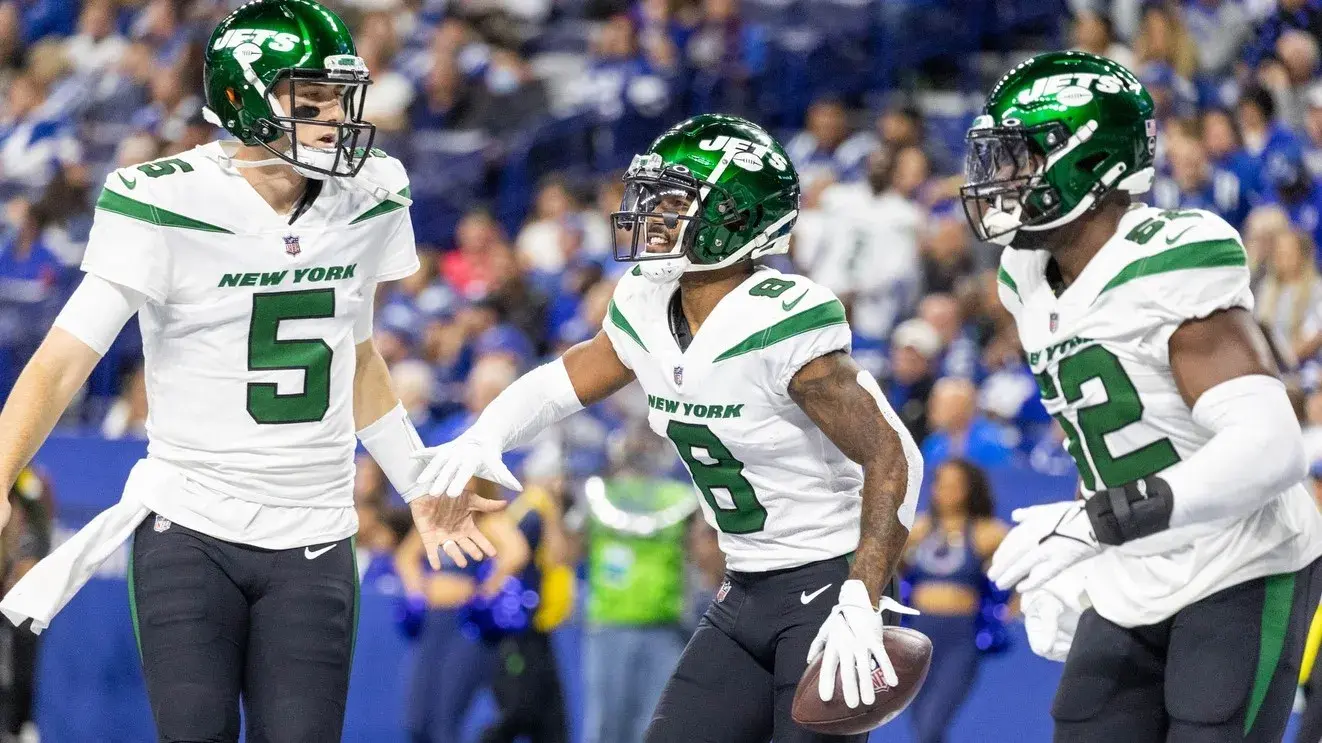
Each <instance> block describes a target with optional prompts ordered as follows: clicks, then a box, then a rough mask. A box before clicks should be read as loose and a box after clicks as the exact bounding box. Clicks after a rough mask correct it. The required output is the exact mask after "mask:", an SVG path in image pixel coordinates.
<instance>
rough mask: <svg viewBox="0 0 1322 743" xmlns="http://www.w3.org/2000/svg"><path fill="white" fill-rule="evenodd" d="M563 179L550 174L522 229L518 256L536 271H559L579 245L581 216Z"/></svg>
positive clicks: (518, 242) (518, 244)
mask: <svg viewBox="0 0 1322 743" xmlns="http://www.w3.org/2000/svg"><path fill="white" fill-rule="evenodd" d="M576 212H577V204H575V203H574V197H573V195H572V194H570V192H569V186H568V185H567V184H566V183H565V181H564V180H563V179H560V178H551V179H549V180H547V181H546V182H544V183H543V184H542V185H541V188H539V189H538V190H537V197H536V200H535V201H534V202H533V215H532V218H531V219H529V220H528V222H527V223H526V224H524V226H523V229H522V230H520V231H519V237H518V239H517V240H516V242H515V244H516V245H517V247H518V251H519V260H520V261H521V262H522V263H523V265H524V266H526V267H528V268H530V269H532V270H534V271H544V272H547V273H559V272H560V271H562V270H563V269H564V267H565V264H566V262H568V261H571V260H572V259H573V258H574V257H575V256H574V254H575V252H576V249H577V248H578V247H579V242H580V241H581V237H579V236H578V235H576V234H574V233H575V231H576V230H580V231H581V229H582V228H581V225H578V224H574V223H575V222H581V220H582V218H581V217H579V216H578V215H577V213H576Z"/></svg>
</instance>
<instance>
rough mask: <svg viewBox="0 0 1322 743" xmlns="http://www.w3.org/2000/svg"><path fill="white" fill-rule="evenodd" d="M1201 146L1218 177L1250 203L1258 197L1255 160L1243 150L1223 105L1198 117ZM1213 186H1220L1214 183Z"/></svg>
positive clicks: (1258, 180)
mask: <svg viewBox="0 0 1322 743" xmlns="http://www.w3.org/2000/svg"><path fill="white" fill-rule="evenodd" d="M1199 129H1200V133H1201V135H1202V144H1203V149H1204V150H1205V151H1206V153H1207V156H1208V159H1209V160H1210V161H1211V163H1212V164H1213V165H1214V166H1215V167H1216V168H1217V170H1218V171H1219V173H1220V175H1219V178H1222V179H1227V180H1229V181H1230V185H1228V186H1227V187H1226V188H1227V189H1233V190H1234V191H1236V192H1238V193H1239V194H1240V198H1242V199H1244V200H1245V201H1247V202H1248V203H1249V204H1250V205H1252V204H1255V203H1257V202H1259V201H1261V200H1262V188H1263V187H1262V177H1261V173H1260V172H1259V166H1258V163H1257V162H1256V161H1255V159H1254V158H1253V157H1252V156H1251V155H1249V153H1248V152H1247V151H1246V150H1245V149H1244V146H1243V143H1242V142H1241V140H1240V135H1239V129H1238V126H1237V124H1236V122H1235V118H1234V117H1232V116H1231V115H1230V112H1229V111H1227V110H1225V109H1223V108H1209V109H1207V110H1206V111H1204V112H1203V114H1202V116H1201V118H1200V119H1199ZM1217 188H1218V189H1220V188H1222V187H1221V186H1220V184H1219V183H1218V185H1217Z"/></svg>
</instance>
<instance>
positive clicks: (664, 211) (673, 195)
mask: <svg viewBox="0 0 1322 743" xmlns="http://www.w3.org/2000/svg"><path fill="white" fill-rule="evenodd" d="M704 188H707V189H709V190H708V194H707V199H704V198H703V196H702V190H703V189H704ZM713 195H715V196H716V197H717V198H720V199H722V200H724V201H728V202H730V205H729V206H727V208H726V209H724V210H721V211H723V212H725V213H730V214H733V213H734V209H733V201H732V200H731V199H730V196H729V194H727V193H726V192H725V191H724V190H723V189H721V188H720V187H718V186H713V185H711V184H705V183H700V182H699V181H698V179H697V178H695V177H694V176H693V174H692V173H690V172H689V171H688V169H687V168H684V167H682V166H680V167H667V166H665V165H664V163H663V161H662V159H661V156H660V155H657V154H650V155H638V156H636V157H634V160H633V164H632V165H630V166H629V170H628V172H627V173H625V175H624V197H623V198H622V199H621V200H620V210H619V211H617V212H614V213H613V214H611V224H612V226H613V227H614V228H615V260H617V261H622V262H630V263H632V262H636V261H647V260H662V259H667V258H674V257H676V256H679V255H690V254H691V252H692V248H693V243H694V240H695V239H696V238H697V234H698V231H699V230H700V229H702V228H703V227H705V226H708V225H709V224H710V223H709V222H708V221H707V220H705V219H704V218H703V213H704V212H705V211H706V202H707V201H708V200H710V199H711V198H712V196H713Z"/></svg>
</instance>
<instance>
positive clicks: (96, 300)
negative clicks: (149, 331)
mask: <svg viewBox="0 0 1322 743" xmlns="http://www.w3.org/2000/svg"><path fill="white" fill-rule="evenodd" d="M146 302H147V295H145V294H143V293H141V292H138V291H134V290H133V289H130V288H128V287H126V286H123V285H121V284H114V283H111V282H109V281H106V280H105V279H103V278H101V277H100V276H97V275H96V274H89V275H87V276H86V277H84V278H83V281H82V283H80V284H79V285H78V288H77V289H75V290H74V292H73V295H72V296H70V297H69V301H68V302H66V303H65V305H64V309H62V310H60V314H59V316H57V317H56V318H55V327H57V328H61V329H62V330H65V331H66V332H68V333H69V334H71V335H72V336H73V337H75V338H77V339H78V340H80V341H82V342H83V343H86V344H87V346H88V347H89V348H91V349H92V350H93V351H96V352H97V353H99V354H101V355H102V356H104V355H106V351H108V350H110V344H112V343H114V342H115V338H117V337H119V331H120V330H123V329H124V324H125V323H127V322H128V321H129V320H130V319H131V318H132V317H133V315H134V314H136V313H137V311H138V310H139V309H141V308H142V305H144V304H146Z"/></svg>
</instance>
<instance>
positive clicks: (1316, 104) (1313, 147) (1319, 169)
mask: <svg viewBox="0 0 1322 743" xmlns="http://www.w3.org/2000/svg"><path fill="white" fill-rule="evenodd" d="M1304 104H1305V108H1304V138H1305V139H1304V164H1305V166H1306V167H1307V168H1308V174H1309V175H1311V176H1312V177H1314V178H1320V177H1322V83H1314V84H1313V85H1312V86H1310V87H1309V88H1308V91H1307V92H1306V93H1305V94H1304Z"/></svg>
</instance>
